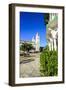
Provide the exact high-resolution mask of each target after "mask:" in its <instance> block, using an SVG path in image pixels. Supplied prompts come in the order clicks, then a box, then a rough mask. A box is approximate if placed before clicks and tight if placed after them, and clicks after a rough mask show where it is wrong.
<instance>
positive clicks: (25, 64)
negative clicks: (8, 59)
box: [20, 53, 40, 77]
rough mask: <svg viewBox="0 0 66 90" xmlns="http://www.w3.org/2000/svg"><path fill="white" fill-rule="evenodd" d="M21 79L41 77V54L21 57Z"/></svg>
mask: <svg viewBox="0 0 66 90" xmlns="http://www.w3.org/2000/svg"><path fill="white" fill-rule="evenodd" d="M20 77H40V53H34V54H31V57H25V58H22V57H21V56H20Z"/></svg>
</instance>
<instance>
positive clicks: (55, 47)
mask: <svg viewBox="0 0 66 90" xmlns="http://www.w3.org/2000/svg"><path fill="white" fill-rule="evenodd" d="M56 49H57V46H56V39H54V50H55V51H56Z"/></svg>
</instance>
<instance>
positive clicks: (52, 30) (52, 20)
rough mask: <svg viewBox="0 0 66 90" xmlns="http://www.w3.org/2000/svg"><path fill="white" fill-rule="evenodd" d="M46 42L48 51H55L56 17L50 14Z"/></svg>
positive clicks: (54, 14) (56, 45) (56, 39)
mask: <svg viewBox="0 0 66 90" xmlns="http://www.w3.org/2000/svg"><path fill="white" fill-rule="evenodd" d="M47 41H48V46H49V50H50V51H51V50H52V51H53V50H55V51H56V50H57V47H58V43H57V41H58V15H57V14H56V13H51V14H50V16H49V22H48V24H47Z"/></svg>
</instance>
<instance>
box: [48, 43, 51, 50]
mask: <svg viewBox="0 0 66 90" xmlns="http://www.w3.org/2000/svg"><path fill="white" fill-rule="evenodd" d="M48 46H49V51H51V43H50V42H49V43H48Z"/></svg>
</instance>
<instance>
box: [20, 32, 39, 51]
mask: <svg viewBox="0 0 66 90" xmlns="http://www.w3.org/2000/svg"><path fill="white" fill-rule="evenodd" d="M23 43H30V44H32V46H33V47H34V49H35V50H34V51H36V52H39V51H40V36H39V34H38V32H37V33H36V35H35V37H34V36H33V37H32V41H20V46H21V45H22V44H23ZM32 51H33V50H32Z"/></svg>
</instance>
